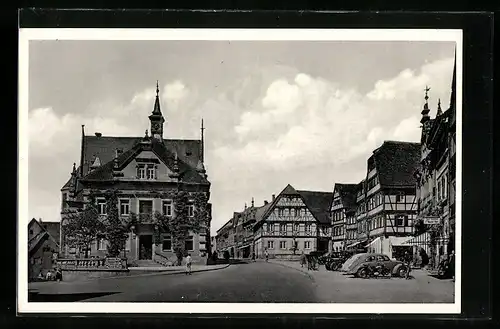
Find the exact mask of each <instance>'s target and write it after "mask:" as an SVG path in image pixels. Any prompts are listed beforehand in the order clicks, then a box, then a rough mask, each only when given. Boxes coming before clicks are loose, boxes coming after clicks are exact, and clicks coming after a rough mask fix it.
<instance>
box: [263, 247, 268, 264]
mask: <svg viewBox="0 0 500 329" xmlns="http://www.w3.org/2000/svg"><path fill="white" fill-rule="evenodd" d="M264 256H265V257H266V262H267V261H269V252H268V251H267V249H266V250H265V251H264Z"/></svg>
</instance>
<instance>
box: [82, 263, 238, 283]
mask: <svg viewBox="0 0 500 329" xmlns="http://www.w3.org/2000/svg"><path fill="white" fill-rule="evenodd" d="M229 265H231V264H225V266H224V267H218V268H206V269H202V270H196V271H191V273H200V272H209V271H217V270H223V269H225V268H228V267H229ZM185 273H186V271H180V270H173V271H168V270H167V271H154V272H152V273H144V274H135V275H124V276H110V277H107V278H96V279H97V280H106V279H126V278H138V277H148V276H155V275H176V274H177V275H178V274H185ZM85 281H91V280H85ZM81 282H83V281H81Z"/></svg>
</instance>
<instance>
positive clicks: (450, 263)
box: [448, 250, 455, 282]
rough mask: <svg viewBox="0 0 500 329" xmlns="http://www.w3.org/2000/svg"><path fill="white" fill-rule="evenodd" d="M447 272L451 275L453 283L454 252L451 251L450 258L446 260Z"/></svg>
mask: <svg viewBox="0 0 500 329" xmlns="http://www.w3.org/2000/svg"><path fill="white" fill-rule="evenodd" d="M448 266H449V271H450V273H451V275H452V276H451V277H452V279H453V282H455V250H452V251H451V254H450V258H449V260H448Z"/></svg>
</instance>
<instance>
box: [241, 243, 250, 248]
mask: <svg viewBox="0 0 500 329" xmlns="http://www.w3.org/2000/svg"><path fill="white" fill-rule="evenodd" d="M251 245H252V244H251V243H248V244H244V245H242V246H240V247H238V249H243V248H247V247H250V246H251Z"/></svg>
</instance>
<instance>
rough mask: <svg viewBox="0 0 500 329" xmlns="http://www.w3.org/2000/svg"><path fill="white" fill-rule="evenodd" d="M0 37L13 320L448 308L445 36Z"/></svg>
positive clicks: (458, 48) (451, 94)
mask: <svg viewBox="0 0 500 329" xmlns="http://www.w3.org/2000/svg"><path fill="white" fill-rule="evenodd" d="M19 38H20V39H19V42H20V43H19V45H20V48H19V59H20V69H19V70H20V71H19V79H20V80H19V81H20V83H19V101H20V103H19V125H20V126H19V128H20V129H19V166H20V171H19V187H20V188H19V217H18V227H19V239H18V277H19V280H18V311H19V312H36V313H41V312H49V313H50V312H57V313H79V312H85V313H99V312H116V313H137V312H141V313H142V312H143V313H434V314H436V313H443V314H444V313H459V312H460V310H461V308H460V300H461V291H460V286H461V266H460V265H461V262H460V261H461V245H460V237H461V212H460V207H458V205H460V203H461V192H460V191H461V188H462V187H461V186H462V185H461V178H460V177H461V175H460V172H461V156H462V151H461V145H462V144H461V129H462V104H461V94H462V88H461V86H462V31H461V30H417V29H415V30H408V29H407V30H377V29H370V30H361V29H353V30H336V29H329V30H326V29H325V30H313V29H303V30H286V29H272V30H263V29H259V30H252V29H243V30H237V29H224V30H222V29H220V30H218V29H158V30H155V29H21V30H20V33H19ZM26 204H27V205H28V207H26ZM135 303H141V304H140V305H141V306H140V307H138V306H137V304H135ZM144 303H145V304H144Z"/></svg>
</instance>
